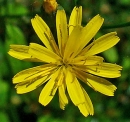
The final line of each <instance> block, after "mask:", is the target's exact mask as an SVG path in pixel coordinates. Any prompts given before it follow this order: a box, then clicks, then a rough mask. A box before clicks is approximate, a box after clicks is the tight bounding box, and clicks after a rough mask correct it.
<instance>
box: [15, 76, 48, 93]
mask: <svg viewBox="0 0 130 122" xmlns="http://www.w3.org/2000/svg"><path fill="white" fill-rule="evenodd" d="M49 78H50V77H49V76H36V77H34V78H33V79H31V80H28V81H27V80H26V81H25V82H21V83H19V84H17V85H16V86H15V88H16V89H17V93H18V94H23V93H27V92H30V91H32V90H34V89H36V88H37V87H39V86H41V85H42V84H43V83H45V82H46V81H48V80H49Z"/></svg>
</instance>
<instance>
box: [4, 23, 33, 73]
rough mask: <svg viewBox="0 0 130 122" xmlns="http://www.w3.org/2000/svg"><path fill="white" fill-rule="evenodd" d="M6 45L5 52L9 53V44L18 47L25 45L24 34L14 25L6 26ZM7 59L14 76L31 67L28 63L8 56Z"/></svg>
mask: <svg viewBox="0 0 130 122" xmlns="http://www.w3.org/2000/svg"><path fill="white" fill-rule="evenodd" d="M6 29H7V31H6V43H5V48H6V51H7V52H8V51H9V47H10V45H11V44H20V45H22V44H23V45H27V44H26V39H25V37H24V33H23V32H22V31H21V30H20V29H19V28H18V27H17V26H15V25H11V24H7V25H6ZM7 58H8V60H9V64H10V66H11V69H12V72H13V74H16V73H17V72H19V71H21V70H23V69H25V68H28V67H31V63H29V62H23V61H20V60H17V59H15V58H13V57H11V56H9V55H7Z"/></svg>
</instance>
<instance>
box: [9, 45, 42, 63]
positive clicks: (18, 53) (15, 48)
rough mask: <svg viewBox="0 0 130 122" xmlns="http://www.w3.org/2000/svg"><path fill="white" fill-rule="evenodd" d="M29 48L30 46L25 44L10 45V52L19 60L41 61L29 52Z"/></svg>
mask: <svg viewBox="0 0 130 122" xmlns="http://www.w3.org/2000/svg"><path fill="white" fill-rule="evenodd" d="M28 50H29V47H28V46H25V45H10V50H9V52H8V54H9V55H11V56H12V57H14V58H17V59H19V60H25V61H35V62H41V60H39V59H36V58H34V57H33V56H32V55H31V54H29V53H28Z"/></svg>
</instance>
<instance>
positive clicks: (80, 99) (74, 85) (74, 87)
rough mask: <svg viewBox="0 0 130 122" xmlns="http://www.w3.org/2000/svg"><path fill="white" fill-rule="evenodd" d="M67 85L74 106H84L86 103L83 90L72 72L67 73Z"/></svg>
mask: <svg viewBox="0 0 130 122" xmlns="http://www.w3.org/2000/svg"><path fill="white" fill-rule="evenodd" d="M66 85H67V91H68V93H69V96H70V99H71V100H72V102H73V103H74V105H76V106H78V105H79V104H83V103H84V102H85V97H84V94H83V90H82V89H81V86H80V84H79V82H78V80H77V78H76V77H75V76H74V75H73V74H72V73H71V72H70V71H67V75H66Z"/></svg>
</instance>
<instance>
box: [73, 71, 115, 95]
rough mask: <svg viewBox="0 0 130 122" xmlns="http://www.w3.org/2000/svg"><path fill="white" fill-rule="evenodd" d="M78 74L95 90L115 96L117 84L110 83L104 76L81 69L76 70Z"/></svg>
mask: <svg viewBox="0 0 130 122" xmlns="http://www.w3.org/2000/svg"><path fill="white" fill-rule="evenodd" d="M74 72H75V74H76V76H77V77H78V78H79V79H80V80H82V81H83V82H85V83H86V84H88V85H89V86H90V87H91V88H93V89H94V90H95V91H98V92H100V93H102V94H105V95H108V96H113V95H114V91H115V90H116V89H117V88H116V86H115V85H113V84H112V83H110V82H109V81H107V80H106V79H104V78H100V77H97V76H94V75H91V74H88V73H85V72H83V71H81V70H74Z"/></svg>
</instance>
